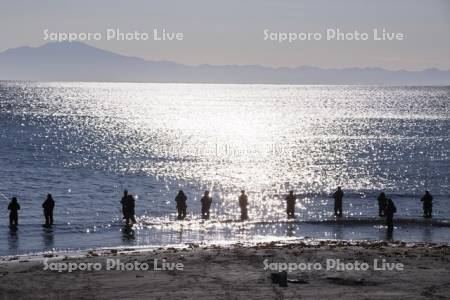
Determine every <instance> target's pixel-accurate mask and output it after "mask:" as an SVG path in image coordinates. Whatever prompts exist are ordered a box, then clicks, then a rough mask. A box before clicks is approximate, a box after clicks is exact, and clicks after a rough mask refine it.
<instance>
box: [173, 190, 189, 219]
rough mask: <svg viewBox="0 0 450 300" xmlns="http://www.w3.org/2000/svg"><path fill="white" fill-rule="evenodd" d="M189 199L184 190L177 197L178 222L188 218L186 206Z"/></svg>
mask: <svg viewBox="0 0 450 300" xmlns="http://www.w3.org/2000/svg"><path fill="white" fill-rule="evenodd" d="M186 201H187V197H186V195H185V194H184V192H183V191H182V190H180V191H179V192H178V194H177V196H176V197H175V202H176V203H177V212H178V218H177V219H178V220H183V219H184V218H186V209H187V205H186Z"/></svg>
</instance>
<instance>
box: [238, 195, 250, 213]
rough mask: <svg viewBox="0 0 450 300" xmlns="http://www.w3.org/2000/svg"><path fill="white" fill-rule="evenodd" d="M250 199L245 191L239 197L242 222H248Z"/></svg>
mask: <svg viewBox="0 0 450 300" xmlns="http://www.w3.org/2000/svg"><path fill="white" fill-rule="evenodd" d="M247 206H248V197H247V195H246V194H245V191H244V190H242V191H241V195H240V196H239V207H240V208H241V220H247V219H248V210H247Z"/></svg>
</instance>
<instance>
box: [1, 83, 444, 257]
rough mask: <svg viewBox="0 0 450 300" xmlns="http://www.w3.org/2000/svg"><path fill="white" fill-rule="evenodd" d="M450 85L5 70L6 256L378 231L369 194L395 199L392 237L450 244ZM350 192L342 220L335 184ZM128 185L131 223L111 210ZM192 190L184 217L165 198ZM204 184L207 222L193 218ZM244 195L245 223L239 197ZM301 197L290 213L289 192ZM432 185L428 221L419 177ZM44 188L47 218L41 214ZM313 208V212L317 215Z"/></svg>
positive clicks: (375, 234) (379, 234) (378, 234)
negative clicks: (26, 78)
mask: <svg viewBox="0 0 450 300" xmlns="http://www.w3.org/2000/svg"><path fill="white" fill-rule="evenodd" d="M449 128H450V88H449V87H378V86H367V87H355V86H270V85H202V84H127V83H27V82H0V138H1V143H0V192H2V193H3V194H4V195H6V196H7V197H12V196H17V197H18V199H19V203H20V204H21V206H22V209H21V211H20V219H19V223H20V226H19V229H18V230H17V231H11V230H10V229H9V227H8V211H7V209H6V207H7V203H8V202H7V201H6V200H5V199H2V200H0V201H1V202H0V203H3V204H1V205H0V208H1V207H3V208H2V211H3V213H1V215H2V216H3V219H2V220H3V221H2V220H0V255H13V254H21V253H29V252H40V251H47V250H66V249H80V248H81V249H83V248H92V247H103V246H104V247H109V246H121V245H127V246H133V247H135V246H145V245H167V244H176V243H183V242H203V241H210V242H220V241H233V240H236V241H237V240H241V241H242V240H267V239H272V238H276V239H283V238H288V237H313V238H338V239H383V238H385V228H384V227H383V226H382V225H381V224H382V221H381V220H379V219H378V218H376V215H377V203H376V200H375V198H376V196H377V195H378V194H379V192H380V190H384V191H385V192H387V194H388V195H390V196H391V198H393V200H394V201H395V203H396V204H397V208H398V213H397V215H396V218H397V219H398V222H397V228H396V230H395V232H394V239H401V240H405V241H434V242H449V240H450V238H449V237H450V229H449V225H448V222H450V204H449V197H450V189H449V188H450V184H449V174H450V150H449V149H450V136H449ZM338 185H341V186H342V187H343V189H344V192H345V198H344V214H345V220H346V221H345V222H343V223H342V224H341V223H340V224H336V223H335V222H334V217H333V216H332V208H333V201H332V199H331V198H330V193H332V192H333V190H334V189H335V188H336V186H338ZM125 188H127V189H128V190H129V191H130V192H131V193H132V194H134V195H136V197H137V199H136V205H137V208H136V213H137V216H138V219H139V221H140V223H139V225H138V226H136V227H135V228H134V229H133V230H132V231H127V230H124V228H123V225H122V222H121V211H120V209H121V208H120V203H119V201H120V198H121V194H122V191H123V189H125ZM180 188H182V189H184V190H185V192H186V194H187V195H188V198H189V199H188V219H189V220H187V221H183V222H177V221H175V207H174V206H175V205H174V200H173V199H174V197H175V195H176V193H177V191H178V190H179V189H180ZM204 189H209V190H211V192H212V196H213V209H212V210H213V213H212V220H211V221H209V222H205V223H203V222H202V221H200V220H199V217H198V215H199V212H200V203H199V202H200V200H199V199H200V197H201V194H202V191H203V190H204ZM241 189H245V190H246V191H247V193H248V194H249V200H250V207H249V215H250V218H251V221H250V222H246V223H241V222H237V221H236V222H235V221H234V220H237V219H238V215H239V212H238V205H237V197H238V195H239V191H240V190H241ZM289 189H294V190H295V192H296V194H297V195H298V197H299V199H298V201H297V207H296V211H297V213H296V220H295V221H294V222H287V221H286V218H285V203H284V201H283V200H282V199H283V195H284V194H285V193H286V191H287V190H289ZM426 189H428V190H430V191H431V193H432V194H433V196H434V199H435V201H434V214H435V219H434V221H433V223H432V224H431V223H430V222H425V223H424V222H423V220H422V218H421V215H422V211H421V203H420V202H419V199H420V196H421V194H423V191H424V190H426ZM47 193H52V194H53V195H54V198H55V201H56V208H55V223H56V224H55V226H54V227H53V228H52V229H46V228H43V227H41V224H42V223H43V222H44V220H43V216H42V209H41V204H42V202H43V201H44V199H45V196H46V194H47ZM316 221H320V222H316Z"/></svg>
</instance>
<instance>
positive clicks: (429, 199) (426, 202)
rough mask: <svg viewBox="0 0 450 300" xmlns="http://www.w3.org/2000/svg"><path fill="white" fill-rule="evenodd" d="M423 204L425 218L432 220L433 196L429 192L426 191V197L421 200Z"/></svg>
mask: <svg viewBox="0 0 450 300" xmlns="http://www.w3.org/2000/svg"><path fill="white" fill-rule="evenodd" d="M420 201H422V202H423V216H424V217H425V218H431V213H432V211H433V196H431V194H430V192H429V191H425V195H423V197H422V198H421V199H420Z"/></svg>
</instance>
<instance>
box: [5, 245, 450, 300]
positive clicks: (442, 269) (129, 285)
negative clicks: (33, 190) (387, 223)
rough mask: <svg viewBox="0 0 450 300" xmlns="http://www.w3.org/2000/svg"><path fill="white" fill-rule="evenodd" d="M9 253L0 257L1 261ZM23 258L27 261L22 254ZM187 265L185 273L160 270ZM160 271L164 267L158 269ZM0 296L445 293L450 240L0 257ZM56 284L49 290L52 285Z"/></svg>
mask: <svg viewBox="0 0 450 300" xmlns="http://www.w3.org/2000/svg"><path fill="white" fill-rule="evenodd" d="M3 258H4V257H2V259H3ZM21 258H22V259H21ZM45 259H47V261H46V262H47V263H48V264H51V263H63V264H64V263H74V264H100V265H102V266H103V267H102V269H100V270H74V271H73V272H59V271H57V270H56V269H55V270H50V269H47V270H44V260H45ZM108 259H109V260H120V261H121V262H123V263H124V264H127V263H128V264H132V263H134V264H136V263H139V264H143V263H144V264H145V263H148V264H149V265H150V266H153V265H155V266H156V267H157V269H150V270H135V269H133V270H116V269H112V270H106V268H105V266H106V261H107V260H108ZM328 259H334V260H338V261H341V262H344V263H346V264H347V263H351V262H353V261H359V262H366V263H368V264H370V265H371V264H372V262H373V261H374V260H375V259H377V260H378V261H379V262H381V261H383V260H384V262H385V263H386V264H402V265H403V266H404V270H403V271H399V270H373V269H372V268H371V269H369V270H365V271H364V270H363V271H361V270H359V271H357V270H342V271H339V270H326V269H321V270H314V269H313V270H305V271H300V270H294V271H292V272H288V274H287V278H288V287H280V286H279V285H278V284H274V283H272V281H271V278H270V276H271V273H277V271H274V270H272V269H270V268H269V269H267V268H266V269H265V267H267V266H270V263H287V264H289V263H291V264H292V263H294V264H297V265H300V263H315V264H321V265H323V266H324V265H325V262H326V261H327V260H328ZM179 263H181V264H182V265H183V270H173V269H172V270H170V269H165V270H164V269H161V268H164V265H165V264H167V265H170V264H173V265H175V264H179ZM158 268H159V269H158ZM0 277H1V278H2V280H0V295H2V296H3V297H4V299H21V298H26V297H27V296H28V297H29V295H34V298H35V299H49V298H51V299H62V298H66V299H67V298H68V299H72V298H76V299H93V298H95V299H111V298H118V297H123V298H126V299H143V298H146V299H147V298H155V299H162V298H177V297H180V298H183V297H184V298H196V299H211V298H216V299H217V298H220V299H223V298H225V299H235V298H239V299H241V298H248V299H256V298H258V299H291V298H300V297H303V298H324V299H328V298H334V297H339V298H342V297H345V298H346V299H361V298H365V299H385V298H386V297H390V298H402V297H408V298H411V299H426V298H429V297H435V298H444V297H445V295H448V294H449V293H450V245H448V244H447V243H442V244H440V243H423V242H422V243H406V242H402V241H392V242H387V241H336V240H313V239H311V240H298V239H297V240H292V241H272V242H260V243H253V244H251V243H232V244H228V245H216V244H206V243H205V244H197V243H191V244H185V246H184V247H180V248H176V247H172V246H168V247H155V248H153V249H149V248H147V249H138V248H136V247H132V248H130V247H123V248H104V249H101V250H86V251H82V252H78V253H77V255H76V256H70V255H63V254H62V253H58V254H57V253H54V254H53V255H52V256H50V255H48V256H47V257H46V256H45V255H41V256H35V257H28V258H25V257H18V259H16V260H9V261H5V260H2V261H0ZM49 287H51V289H49Z"/></svg>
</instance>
